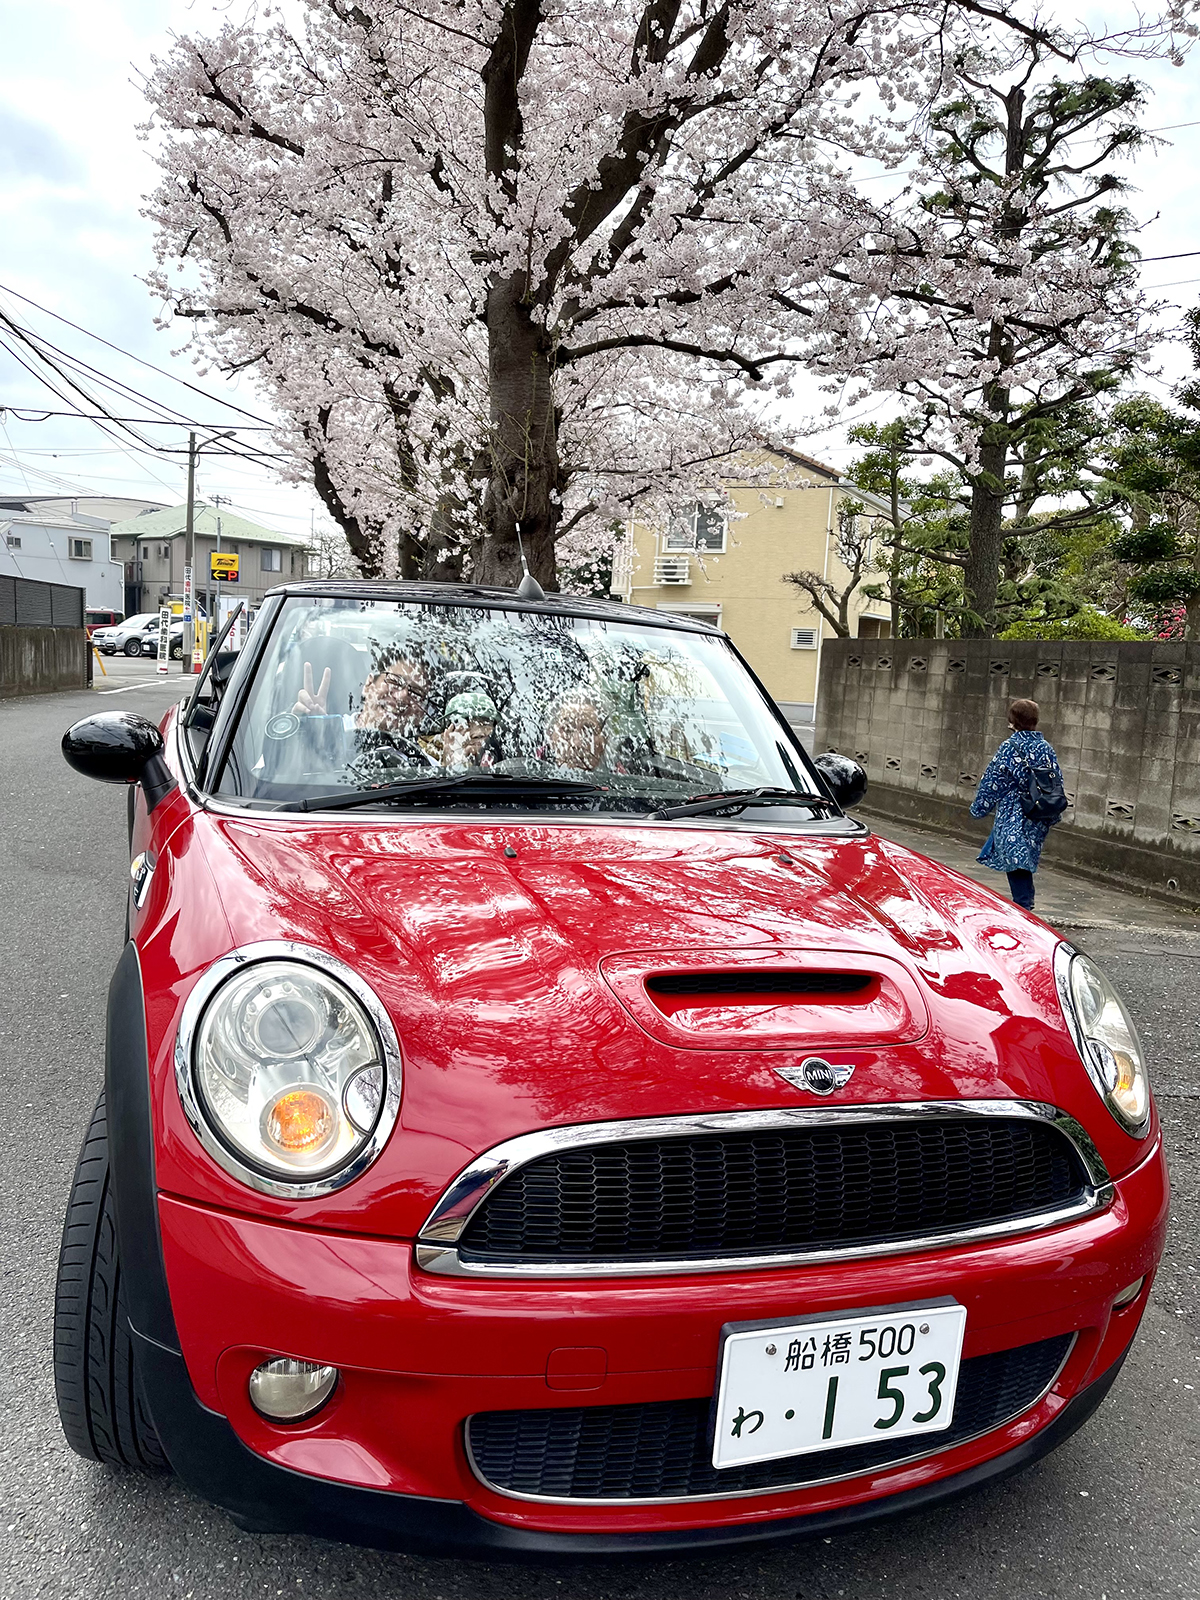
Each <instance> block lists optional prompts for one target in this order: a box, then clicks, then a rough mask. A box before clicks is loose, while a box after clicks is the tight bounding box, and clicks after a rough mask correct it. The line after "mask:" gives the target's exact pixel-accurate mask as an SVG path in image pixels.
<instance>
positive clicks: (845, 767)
mask: <svg viewBox="0 0 1200 1600" xmlns="http://www.w3.org/2000/svg"><path fill="white" fill-rule="evenodd" d="M813 764H814V766H815V767H816V769H817V771H818V772H819V773H820V774H821V776H822V777H823V778H824V779H825V782H826V784H827V785H828V787H829V792H830V794H831V795H832V796H833V798H834V799H835V800H836V801H837V803H838V805H840V806H841V808H842V810H843V811H849V809H850V807H851V806H856V805H857V804H858V803H859V801H860V800H861V799H862V797H863V796H864V795H865V794H866V792H867V775H866V773H865V772H864V771H863V769H862V768H861V767H860V766H859V764H858V762H857V761H851V759H850V757H849V756H839V755H836V754H835V753H834V752H833V751H832V750H826V752H825V753H824V755H820V756H818V757H817V758H816V761H815V762H814V763H813Z"/></svg>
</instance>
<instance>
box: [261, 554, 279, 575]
mask: <svg viewBox="0 0 1200 1600" xmlns="http://www.w3.org/2000/svg"><path fill="white" fill-rule="evenodd" d="M259 556H260V557H261V559H262V567H261V570H262V571H263V572H282V571H283V551H282V550H260V551H259Z"/></svg>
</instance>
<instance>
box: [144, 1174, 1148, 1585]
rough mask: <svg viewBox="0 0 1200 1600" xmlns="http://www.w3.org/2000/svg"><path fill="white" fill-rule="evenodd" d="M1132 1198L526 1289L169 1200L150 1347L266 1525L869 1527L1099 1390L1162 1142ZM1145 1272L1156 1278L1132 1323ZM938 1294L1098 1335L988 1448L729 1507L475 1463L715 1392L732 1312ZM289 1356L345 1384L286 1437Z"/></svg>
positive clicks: (1040, 1434) (982, 1443) (211, 1479)
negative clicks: (791, 1260) (529, 1419)
mask: <svg viewBox="0 0 1200 1600" xmlns="http://www.w3.org/2000/svg"><path fill="white" fill-rule="evenodd" d="M1115 1187H1116V1195H1115V1199H1114V1202H1113V1204H1112V1205H1111V1206H1110V1207H1109V1208H1107V1209H1106V1210H1104V1211H1102V1212H1098V1213H1096V1214H1094V1215H1092V1216H1090V1217H1087V1218H1086V1219H1084V1220H1082V1221H1080V1222H1079V1223H1076V1224H1073V1225H1071V1226H1068V1227H1062V1228H1058V1229H1054V1230H1050V1231H1047V1232H1043V1233H1037V1234H1031V1235H1028V1236H1025V1237H1023V1238H1017V1239H1012V1240H1005V1241H1003V1242H999V1243H993V1244H986V1245H974V1246H970V1247H959V1248H957V1249H955V1248H949V1249H942V1250H939V1251H928V1252H923V1253H920V1254H914V1255H910V1256H906V1257H891V1258H888V1259H886V1260H875V1261H870V1262H837V1263H829V1264H824V1265H818V1266H809V1267H800V1268H796V1267H791V1268H788V1269H786V1270H779V1271H755V1272H741V1273H730V1274H719V1275H712V1274H705V1275H698V1276H695V1277H687V1278H680V1277H676V1278H672V1279H670V1280H662V1279H646V1278H640V1279H637V1280H631V1279H626V1280H610V1281H604V1282H596V1281H594V1280H593V1281H590V1282H584V1283H564V1282H563V1281H561V1280H559V1281H556V1282H547V1281H540V1282H539V1281H530V1280H525V1281H524V1282H523V1283H521V1284H519V1285H515V1284H513V1283H511V1282H496V1281H495V1280H485V1279H473V1280H469V1281H464V1280H462V1279H445V1278H437V1277H435V1276H433V1275H430V1274H427V1273H423V1272H421V1271H419V1270H418V1269H417V1268H415V1267H414V1265H413V1256H412V1247H411V1245H410V1244H409V1243H407V1242H404V1241H394V1242H393V1241H386V1240H379V1239H368V1238H362V1237H358V1236H350V1235H335V1234H328V1233H319V1232H317V1231H315V1230H306V1229H298V1228H294V1227H279V1226H276V1225H274V1224H269V1223H263V1222H260V1221H257V1220H253V1219H250V1218H245V1217H236V1216H231V1215H229V1214H228V1213H221V1212H215V1211H212V1210H210V1209H208V1208H206V1207H203V1206H198V1205H195V1204H193V1203H190V1202H186V1201H182V1200H177V1199H174V1198H170V1197H167V1196H160V1197H159V1202H158V1219H159V1225H160V1229H161V1238H162V1246H163V1257H164V1262H165V1268H166V1277H167V1283H168V1285H169V1291H170V1303H171V1307H172V1311H173V1313H174V1321H175V1325H176V1328H177V1330H178V1338H179V1345H180V1349H181V1351H182V1355H183V1361H182V1362H180V1361H179V1360H178V1358H174V1357H172V1358H171V1359H170V1360H168V1355H167V1352H165V1351H162V1350H158V1351H157V1353H156V1352H155V1351H154V1350H149V1349H147V1355H146V1374H147V1378H146V1381H147V1389H148V1398H149V1402H150V1408H151V1412H152V1414H153V1416H154V1419H155V1423H156V1425H157V1426H158V1427H159V1431H160V1434H161V1435H162V1438H163V1443H164V1446H165V1448H166V1450H167V1453H168V1455H169V1456H170V1457H171V1460H172V1462H173V1464H174V1465H175V1466H176V1467H177V1469H178V1470H179V1472H180V1474H181V1476H183V1477H184V1478H185V1479H186V1480H187V1481H188V1482H189V1483H191V1484H192V1486H193V1487H194V1488H196V1489H197V1490H199V1491H200V1492H202V1493H204V1494H205V1495H207V1496H208V1497H209V1498H211V1499H213V1500H215V1501H217V1502H218V1503H219V1504H222V1505H224V1506H225V1507H226V1508H227V1509H229V1510H230V1511H232V1512H233V1513H234V1514H235V1515H236V1516H238V1517H239V1518H240V1519H242V1520H243V1521H245V1522H247V1523H248V1524H252V1525H254V1526H258V1527H263V1528H266V1527H272V1528H275V1527H279V1528H284V1527H294V1526H297V1525H298V1524H297V1521H296V1516H297V1514H298V1513H297V1511H296V1508H297V1507H298V1506H303V1508H304V1509H303V1512H302V1513H301V1514H300V1516H301V1522H300V1524H299V1525H302V1526H304V1527H305V1528H306V1529H308V1530H309V1531H312V1530H313V1528H314V1526H318V1525H319V1527H320V1529H321V1531H328V1532H330V1533H332V1534H334V1535H335V1536H337V1537H341V1538H348V1539H353V1540H357V1541H360V1542H367V1543H378V1544H384V1545H400V1546H404V1547H407V1548H418V1547H420V1548H439V1549H447V1548H453V1549H454V1550H456V1551H458V1552H460V1553H462V1552H465V1551H466V1550H468V1549H469V1550H473V1551H475V1552H477V1553H480V1554H483V1553H491V1554H497V1553H502V1552H503V1551H509V1552H511V1553H513V1554H522V1553H524V1554H533V1553H535V1552H542V1553H550V1554H553V1553H573V1554H583V1553H593V1554H601V1553H605V1554H612V1553H618V1552H619V1551H621V1550H631V1551H636V1552H640V1553H646V1552H647V1551H650V1550H655V1551H675V1550H680V1549H683V1548H695V1549H705V1548H717V1547H720V1546H722V1545H724V1544H729V1543H735V1542H737V1541H739V1540H761V1539H765V1538H775V1537H785V1536H794V1535H796V1534H799V1533H802V1532H806V1531H814V1532H819V1531H822V1530H826V1531H827V1530H828V1529H829V1528H831V1527H835V1526H836V1527H841V1526H852V1525H855V1524H856V1523H858V1522H861V1521H867V1520H871V1519H872V1518H875V1517H878V1516H880V1515H884V1514H891V1513H894V1512H898V1511H904V1510H909V1509H912V1508H913V1507H915V1506H920V1505H926V1504H930V1503H932V1502H933V1501H935V1500H938V1499H941V1498H943V1497H945V1496H946V1495H949V1494H953V1493H957V1492H959V1491H960V1490H962V1489H964V1488H969V1487H973V1486H975V1485H977V1484H979V1483H982V1482H986V1481H988V1480H989V1479H991V1478H993V1477H995V1476H997V1475H1003V1474H1005V1473H1007V1472H1010V1471H1013V1470H1015V1469H1016V1468H1017V1467H1019V1466H1021V1465H1023V1464H1025V1463H1026V1462H1028V1461H1031V1460H1034V1459H1037V1458H1038V1457H1039V1456H1040V1455H1042V1454H1044V1453H1045V1452H1046V1451H1047V1450H1049V1449H1052V1448H1053V1447H1054V1446H1055V1444H1057V1443H1058V1442H1059V1441H1060V1440H1061V1439H1062V1438H1064V1437H1066V1435H1067V1434H1068V1433H1070V1432H1071V1431H1073V1430H1074V1429H1075V1428H1076V1427H1078V1426H1079V1425H1080V1424H1081V1423H1082V1422H1083V1421H1084V1420H1086V1418H1087V1416H1089V1415H1090V1414H1091V1411H1092V1410H1094V1409H1095V1406H1096V1405H1098V1404H1099V1402H1100V1400H1101V1399H1102V1398H1103V1393H1104V1392H1105V1391H1106V1389H1107V1387H1108V1386H1109V1384H1110V1383H1111V1382H1112V1380H1113V1378H1114V1377H1115V1374H1116V1371H1117V1369H1118V1368H1119V1365H1120V1362H1121V1360H1122V1359H1123V1357H1124V1354H1125V1352H1126V1351H1127V1349H1128V1346H1129V1343H1130V1341H1131V1339H1132V1337H1133V1333H1134V1331H1135V1330H1136V1326H1137V1323H1138V1321H1139V1320H1140V1315H1141V1310H1142V1308H1143V1307H1144V1304H1145V1299H1146V1295H1147V1293H1148V1289H1149V1280H1150V1278H1151V1277H1152V1275H1153V1272H1154V1268H1155V1266H1156V1264H1157V1261H1158V1257H1159V1254H1160V1252H1161V1249H1162V1243H1163V1236H1164V1232H1165V1225H1166V1183H1165V1169H1164V1165H1163V1161H1162V1155H1161V1150H1160V1149H1159V1148H1158V1147H1157V1146H1156V1147H1155V1149H1154V1151H1153V1152H1152V1153H1151V1154H1150V1156H1149V1157H1148V1158H1146V1159H1145V1160H1143V1161H1142V1163H1141V1164H1140V1165H1139V1166H1138V1167H1137V1168H1135V1169H1134V1171H1132V1172H1130V1173H1128V1174H1126V1176H1125V1177H1124V1178H1122V1179H1121V1180H1119V1181H1118V1182H1117V1184H1116V1186H1115ZM1139 1277H1145V1278H1146V1279H1147V1283H1146V1285H1145V1286H1144V1287H1143V1290H1142V1293H1141V1294H1140V1295H1139V1296H1138V1298H1137V1300H1136V1301H1135V1302H1134V1303H1133V1305H1131V1306H1130V1307H1128V1308H1126V1309H1123V1310H1120V1311H1116V1312H1114V1311H1113V1308H1112V1303H1113V1300H1114V1298H1115V1297H1116V1296H1117V1295H1118V1294H1120V1292H1121V1291H1122V1290H1124V1289H1125V1288H1126V1287H1127V1286H1128V1285H1129V1284H1130V1283H1132V1282H1133V1281H1134V1280H1135V1279H1137V1278H1139ZM939 1295H950V1296H952V1297H953V1298H954V1299H956V1300H958V1301H960V1302H961V1303H962V1304H964V1305H966V1307H967V1313H968V1315H967V1338H966V1344H965V1346H964V1352H963V1354H964V1358H970V1357H974V1356H982V1355H987V1354H989V1353H991V1352H993V1351H1001V1350H1008V1349H1014V1348H1015V1347H1017V1346H1021V1345H1025V1344H1029V1343H1033V1342H1036V1341H1039V1340H1043V1339H1049V1338H1053V1337H1055V1336H1060V1335H1063V1334H1072V1335H1074V1336H1075V1337H1074V1343H1073V1345H1072V1348H1071V1353H1070V1355H1069V1357H1068V1359H1067V1361H1066V1362H1065V1364H1064V1366H1063V1368H1062V1370H1061V1371H1060V1372H1059V1373H1058V1375H1057V1377H1056V1378H1055V1380H1054V1383H1053V1385H1052V1387H1051V1388H1050V1390H1049V1391H1048V1392H1047V1393H1046V1394H1045V1395H1044V1396H1043V1397H1042V1398H1041V1399H1039V1400H1038V1401H1037V1402H1036V1403H1035V1404H1033V1405H1032V1406H1031V1407H1030V1408H1029V1409H1027V1410H1026V1411H1025V1412H1023V1413H1022V1414H1021V1415H1019V1416H1016V1417H1014V1418H1013V1419H1012V1420H1010V1421H1009V1422H1007V1423H1006V1424H1004V1425H1003V1426H1000V1427H998V1428H996V1429H995V1430H994V1431H992V1432H990V1433H988V1434H986V1435H984V1436H982V1437H977V1438H974V1439H970V1440H967V1441H965V1442H963V1443H961V1444H958V1445H956V1446H953V1447H951V1448H948V1449H943V1450H941V1451H940V1452H937V1453H933V1454H930V1455H926V1456H923V1457H921V1458H920V1459H914V1460H910V1461H905V1462H900V1463H896V1464H894V1465H892V1466H889V1467H885V1468H878V1469H875V1470H873V1471H871V1472H869V1473H863V1474H862V1475H860V1476H857V1477H853V1478H842V1479H840V1480H838V1481H835V1482H824V1483H814V1484H810V1485H808V1486H806V1487H803V1488H799V1489H797V1488H790V1489H786V1490H783V1489H770V1490H765V1491H762V1492H755V1493H751V1494H741V1495H738V1496H730V1497H729V1498H720V1499H713V1498H711V1497H706V1498H703V1499H699V1498H697V1499H682V1500H666V1499H657V1500H655V1499H648V1500H643V1501H622V1502H621V1503H619V1504H617V1503H605V1504H602V1505H601V1504H595V1503H584V1502H579V1501H570V1500H566V1501H555V1502H548V1501H545V1500H532V1499H523V1498H520V1497H517V1496H515V1495H511V1494H508V1493H503V1492H500V1491H498V1490H497V1489H495V1488H493V1487H491V1486H490V1485H488V1484H486V1483H485V1482H483V1481H481V1480H480V1478H479V1477H477V1476H476V1475H475V1473H474V1472H473V1470H472V1464H471V1461H470V1458H469V1456H468V1453H467V1450H466V1448H465V1439H464V1434H465V1421H466V1419H467V1418H468V1417H469V1416H471V1415H472V1414H474V1413H476V1412H482V1411H503V1410H536V1409H546V1408H555V1407H578V1406H580V1405H591V1404H594V1405H598V1406H619V1405H636V1404H644V1403H647V1402H653V1401H661V1400H675V1399H684V1398H691V1397H699V1396H705V1395H709V1394H711V1392H712V1389H713V1385H714V1381H715V1377H716V1367H715V1362H716V1356H717V1350H718V1338H719V1331H720V1328H721V1325H722V1324H723V1323H725V1322H739V1321H764V1320H769V1319H780V1320H786V1319H789V1318H792V1317H794V1316H795V1315H797V1313H799V1312H804V1313H812V1312H819V1311H829V1312H833V1311H849V1310H853V1309H855V1308H861V1307H867V1306H879V1305H886V1304H898V1303H902V1302H909V1301H916V1300H921V1299H927V1298H935V1297H937V1296H939ZM144 1348H145V1347H144ZM580 1350H583V1351H584V1352H587V1353H589V1355H588V1359H587V1360H585V1361H584V1362H583V1363H582V1366H583V1368H585V1369H586V1372H585V1373H584V1375H583V1376H582V1377H581V1376H579V1375H578V1374H577V1373H576V1374H575V1375H572V1370H571V1369H572V1368H573V1367H578V1366H579V1365H580V1363H578V1362H573V1361H572V1360H571V1359H570V1357H571V1356H572V1355H574V1354H576V1353H578V1352H579V1351H580ZM597 1352H600V1353H601V1355H600V1356H597V1354H596V1353H597ZM276 1354H286V1355H293V1356H297V1357H300V1358H302V1359H306V1360H313V1361H320V1362H328V1363H330V1364H332V1365H335V1366H337V1367H339V1368H340V1369H341V1371H342V1373H343V1380H344V1381H343V1383H342V1385H341V1387H340V1388H339V1391H338V1393H337V1395H336V1396H335V1399H334V1400H333V1401H332V1402H331V1403H330V1404H329V1405H328V1406H327V1407H326V1408H325V1410H323V1411H322V1412H321V1413H319V1414H318V1415H317V1416H316V1417H315V1418H313V1419H312V1420H311V1421H310V1422H309V1423H307V1424H303V1425H300V1426H295V1425H293V1426H287V1427H283V1426H274V1425H272V1424H270V1423H268V1422H267V1421H266V1420H265V1419H263V1418H262V1417H260V1416H259V1415H258V1414H257V1413H256V1412H255V1411H254V1410H253V1408H252V1407H251V1406H250V1404H249V1401H248V1398H247V1390H246V1384H247V1379H248V1377H249V1373H250V1371H251V1370H252V1369H253V1367H254V1366H255V1365H256V1364H257V1363H258V1362H259V1361H261V1360H262V1359H264V1357H266V1356H268V1355H276ZM564 1355H565V1356H567V1357H568V1359H567V1361H566V1362H565V1366H564V1362H563V1361H562V1360H561V1359H559V1358H561V1357H563V1356H564ZM598 1361H601V1364H602V1365H603V1367H604V1369H605V1370H604V1371H603V1372H601V1373H598V1372H597V1362H598ZM564 1371H565V1373H566V1376H565V1378H564V1376H563V1373H564ZM155 1374H157V1376H155ZM185 1391H186V1392H185ZM193 1413H194V1415H193ZM189 1418H190V1420H189ZM205 1440H207V1441H208V1443H207V1444H205V1443H204V1441H205ZM236 1463H240V1466H238V1467H237V1470H236V1471H235V1470H233V1464H236ZM298 1481H299V1482H303V1483H304V1484H305V1485H306V1487H305V1489H304V1491H303V1493H300V1492H299V1491H298V1489H297V1483H298ZM431 1507H432V1508H435V1510H431V1509H430V1508H431ZM435 1527H436V1528H440V1529H441V1530H442V1531H441V1532H437V1533H435V1532H434V1531H433V1530H434V1529H435Z"/></svg>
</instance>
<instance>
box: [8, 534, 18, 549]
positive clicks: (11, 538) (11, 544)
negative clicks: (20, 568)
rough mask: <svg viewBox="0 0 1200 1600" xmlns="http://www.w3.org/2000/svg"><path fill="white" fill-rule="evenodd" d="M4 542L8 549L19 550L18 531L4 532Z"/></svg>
mask: <svg viewBox="0 0 1200 1600" xmlns="http://www.w3.org/2000/svg"><path fill="white" fill-rule="evenodd" d="M4 542H5V544H6V545H7V546H8V548H9V549H10V550H19V549H20V548H21V535H20V534H19V533H6V534H5V536H4Z"/></svg>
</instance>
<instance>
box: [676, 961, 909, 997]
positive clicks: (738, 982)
mask: <svg viewBox="0 0 1200 1600" xmlns="http://www.w3.org/2000/svg"><path fill="white" fill-rule="evenodd" d="M872 987H876V988H877V987H878V982H877V980H876V979H875V978H874V976H873V975H872V974H871V973H869V972H788V971H785V970H780V971H778V972H776V971H775V970H773V969H769V970H767V971H761V972H754V971H750V972H739V971H738V970H737V968H734V969H733V971H731V972H722V971H720V970H714V971H712V972H657V973H655V974H654V976H653V977H651V978H647V979H646V988H647V989H648V990H649V991H650V993H651V994H652V995H653V996H655V1003H656V1004H658V1005H659V1006H661V1005H662V1001H661V1000H660V999H659V998H658V997H659V996H662V997H663V998H664V999H666V998H667V997H669V996H672V995H707V996H708V998H709V999H710V1000H711V999H712V997H713V996H714V995H719V996H720V997H721V998H722V999H729V1000H733V999H734V997H735V996H737V995H743V996H746V995H748V996H750V997H751V1001H753V999H754V998H755V997H763V996H766V995H775V994H803V995H809V996H815V995H835V994H840V995H846V994H857V995H861V994H862V993H863V991H864V990H866V989H870V988H872Z"/></svg>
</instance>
